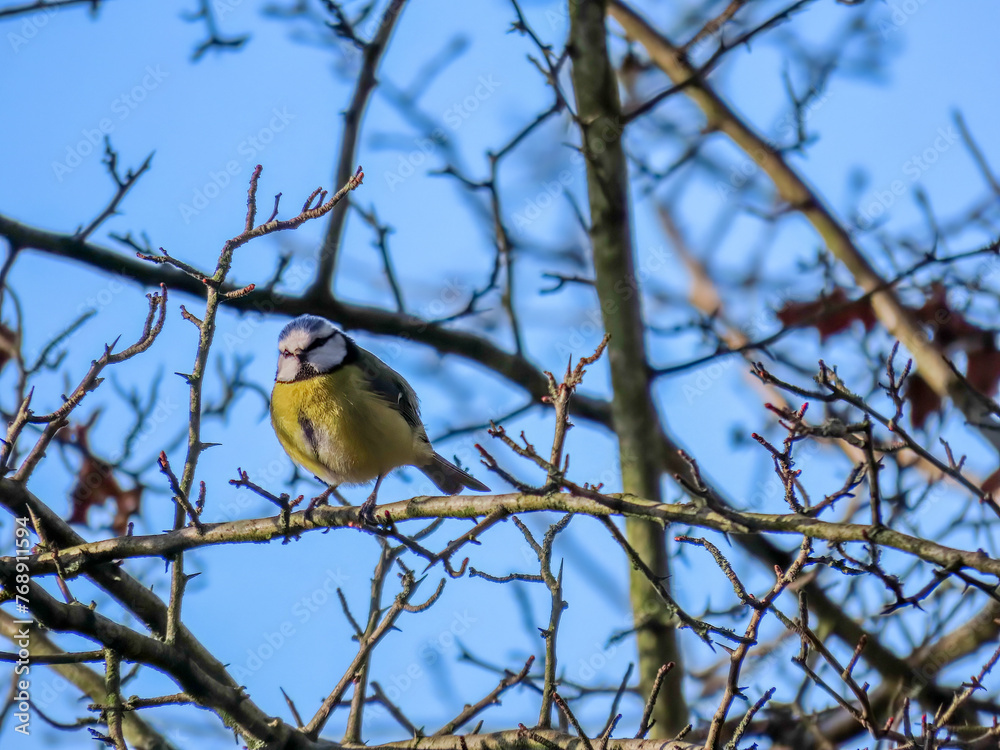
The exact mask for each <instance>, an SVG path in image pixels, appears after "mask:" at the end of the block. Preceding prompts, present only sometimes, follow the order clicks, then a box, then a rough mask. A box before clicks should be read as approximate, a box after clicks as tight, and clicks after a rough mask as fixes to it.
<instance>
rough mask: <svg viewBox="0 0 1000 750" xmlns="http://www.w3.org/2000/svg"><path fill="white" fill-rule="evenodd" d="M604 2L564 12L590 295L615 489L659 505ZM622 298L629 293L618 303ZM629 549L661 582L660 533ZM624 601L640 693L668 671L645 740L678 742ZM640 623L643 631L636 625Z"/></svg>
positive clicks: (637, 537) (673, 648)
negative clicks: (608, 394)
mask: <svg viewBox="0 0 1000 750" xmlns="http://www.w3.org/2000/svg"><path fill="white" fill-rule="evenodd" d="M604 18H605V2H604V0H580V1H579V2H573V1H571V2H570V59H571V60H572V62H573V88H574V91H575V93H576V106H577V118H578V120H579V126H580V132H581V139H582V150H583V155H584V159H585V160H586V165H587V193H588V197H589V203H590V241H591V244H592V252H593V260H594V274H595V287H596V290H597V297H598V300H599V301H600V305H601V313H602V316H603V319H604V328H605V330H606V331H607V333H608V334H610V336H611V342H610V344H609V357H610V361H611V386H612V389H613V391H614V400H613V402H612V416H613V422H614V430H615V433H616V434H617V436H618V451H619V455H620V458H621V466H622V488H623V489H624V490H625V491H626V492H629V493H633V494H636V495H640V496H643V497H648V498H650V499H652V500H653V501H659V499H660V476H661V474H662V472H663V461H662V458H661V454H660V452H659V451H658V450H657V443H658V442H659V436H660V434H661V429H660V425H659V419H658V417H657V413H656V407H655V405H654V404H653V398H652V393H651V392H650V382H649V364H648V360H647V358H646V348H645V343H644V339H643V336H644V334H645V330H646V329H645V326H644V325H643V321H642V312H641V309H640V302H641V296H640V295H639V294H638V289H637V285H638V280H637V279H636V276H635V268H634V260H633V251H632V236H631V227H630V224H629V195H628V174H627V171H626V166H625V153H624V150H623V148H622V144H621V135H622V122H621V120H622V112H621V102H620V101H619V98H618V80H617V78H616V75H615V71H614V68H612V66H611V62H610V60H609V59H608V49H607V39H606V36H607V34H606V31H605V22H604ZM622 289H626V290H628V291H629V294H623V293H622ZM626 532H627V535H628V539H629V542H630V544H631V546H632V547H633V548H634V549H635V550H636V552H637V553H638V554H639V556H640V557H641V558H642V559H643V560H644V561H645V562H646V564H647V565H648V566H649V567H650V569H651V570H652V571H653V573H654V574H655V575H656V577H657V578H659V579H661V580H664V581H667V580H668V579H669V577H670V571H669V567H668V564H667V549H666V537H665V535H664V531H663V528H662V526H660V525H659V524H657V523H650V522H648V521H642V520H639V519H635V518H632V519H629V520H628V521H627V523H626ZM629 588H630V598H631V601H632V612H633V616H634V617H635V619H636V628H637V632H636V641H637V645H638V649H639V689H640V691H641V692H643V693H646V694H648V693H649V692H650V691H651V690H652V688H653V683H654V682H655V681H656V677H657V673H658V672H659V669H660V667H661V666H662V665H664V664H666V663H668V662H675V663H676V664H677V665H678V669H676V670H674V671H672V672H671V673H670V674H668V675H667V677H666V679H665V680H664V683H663V688H662V690H661V691H660V695H659V698H658V700H657V703H656V704H655V706H654V709H653V717H654V719H655V721H656V723H655V725H654V728H653V733H654V735H655V736H659V737H669V736H672V735H674V734H676V733H677V732H678V731H679V730H680V729H681V728H683V727H684V725H685V724H687V706H686V704H685V701H684V694H683V691H682V689H681V687H682V686H681V679H682V676H683V671H684V670H683V667H682V665H681V661H682V659H681V655H680V650H679V649H678V647H677V634H676V631H675V630H674V628H673V627H671V626H670V625H668V621H669V619H670V614H669V612H668V611H667V609H666V608H665V607H664V604H663V602H662V601H661V600H660V599H659V597H657V596H656V594H655V592H654V591H653V590H651V588H650V587H649V585H648V584H647V581H646V578H645V576H643V575H642V574H641V573H640V572H639V571H637V570H635V569H632V570H631V571H630V586H629ZM640 620H641V621H640Z"/></svg>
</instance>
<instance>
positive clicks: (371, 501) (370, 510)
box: [358, 492, 378, 526]
mask: <svg viewBox="0 0 1000 750" xmlns="http://www.w3.org/2000/svg"><path fill="white" fill-rule="evenodd" d="M377 496H378V493H375V492H373V493H372V494H370V495H369V496H368V498H367V499H366V500H365V501H364V502H363V503H361V507H359V508H358V520H359V521H361V523H362V524H364V525H365V526H375V525H376V521H375V498H376V497H377Z"/></svg>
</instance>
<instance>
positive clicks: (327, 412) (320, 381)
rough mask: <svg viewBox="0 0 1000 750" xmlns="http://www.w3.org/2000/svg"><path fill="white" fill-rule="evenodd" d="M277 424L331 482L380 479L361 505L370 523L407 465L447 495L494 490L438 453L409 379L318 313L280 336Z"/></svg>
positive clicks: (292, 449)
mask: <svg viewBox="0 0 1000 750" xmlns="http://www.w3.org/2000/svg"><path fill="white" fill-rule="evenodd" d="M271 425H272V426H273V427H274V432H275V434H276V435H277V436H278V440H279V442H280V443H281V447H282V448H284V449H285V452H286V453H288V455H289V456H290V457H291V459H292V460H293V461H294V462H295V463H297V464H299V465H300V466H301V467H303V468H304V469H306V470H307V471H309V472H311V473H312V474H314V475H315V476H316V477H317V478H318V479H319V480H321V481H323V482H325V483H327V484H328V485H330V486H334V487H335V486H337V485H341V484H347V485H352V484H366V483H367V482H370V481H371V480H373V479H374V480H375V488H374V489H373V490H372V493H371V495H369V497H368V499H367V500H366V501H365V502H364V504H363V505H362V508H361V518H362V520H365V521H368V522H370V521H371V520H372V518H373V517H372V508H373V507H374V505H375V498H376V496H377V495H378V488H379V485H381V484H382V480H383V479H384V478H385V476H386V474H388V473H389V472H390V471H392V470H393V469H395V468H397V467H399V466H415V467H416V468H418V469H419V470H420V471H422V472H423V473H424V474H426V475H427V477H428V478H429V479H430V480H431V481H432V482H433V483H434V484H435V485H436V486H437V488H438V489H440V490H441V492H443V493H445V494H447V495H454V494H455V493H456V492H459V491H460V490H461V489H462V488H463V487H468V488H469V489H473V490H478V491H480V492H489V489H490V488H489V487H487V486H486V485H485V484H483V483H482V482H480V481H478V480H477V479H475V478H474V477H471V476H469V475H468V474H466V473H465V472H464V471H462V470H461V469H460V468H458V467H457V466H455V465H454V464H452V463H450V462H449V461H448V460H446V459H445V458H443V457H442V456H440V455H438V454H437V453H435V452H434V449H433V448H432V447H431V443H430V440H428V439H427V432H426V431H425V430H424V425H423V423H422V422H421V421H420V409H419V407H418V405H417V395H416V394H415V393H414V392H413V388H411V387H410V384H409V383H407V382H406V381H405V380H404V379H403V376H402V375H400V374H399V373H398V372H396V371H395V370H393V369H392V368H391V367H389V366H388V365H387V364H385V362H383V361H382V360H380V359H379V358H378V357H376V356H375V355H374V354H372V353H371V352H368V351H365V350H364V349H362V348H361V347H359V346H358V345H357V344H355V343H354V340H353V339H351V338H350V337H349V336H347V335H346V334H345V333H344V332H343V331H341V330H340V329H338V328H337V327H336V326H334V325H333V323H331V322H330V321H328V320H325V319H324V318H320V317H317V316H315V315H302V316H300V317H298V318H296V319H295V320H293V321H292V322H291V323H289V324H288V325H286V326H285V327H284V329H282V331H281V335H280V336H278V372H277V374H276V375H275V378H274V388H273V390H272V391H271Z"/></svg>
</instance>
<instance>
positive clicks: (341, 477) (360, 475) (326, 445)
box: [271, 367, 431, 484]
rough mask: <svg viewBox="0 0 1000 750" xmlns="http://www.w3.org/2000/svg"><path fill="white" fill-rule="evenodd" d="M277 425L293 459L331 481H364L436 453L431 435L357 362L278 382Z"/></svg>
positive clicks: (274, 411)
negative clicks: (373, 384)
mask: <svg viewBox="0 0 1000 750" xmlns="http://www.w3.org/2000/svg"><path fill="white" fill-rule="evenodd" d="M271 424H272V425H273V426H274V432H275V434H276V435H277V436H278V440H279V441H280V442H281V445H282V447H283V448H284V449H285V451H287V453H288V455H289V456H290V457H291V458H292V460H293V461H295V462H296V463H297V464H299V465H300V466H302V467H303V468H304V469H306V470H307V471H309V472H312V473H313V474H315V475H316V476H317V477H319V478H320V479H322V480H323V481H325V482H327V483H329V484H363V483H365V482H369V481H371V480H372V479H375V478H376V477H377V476H378V475H380V474H386V473H388V472H389V471H391V470H392V469H394V468H396V467H397V466H405V465H407V464H417V465H419V464H422V463H426V461H427V460H429V459H430V456H431V448H430V445H429V444H428V443H427V442H426V440H421V439H420V435H419V434H418V433H417V432H415V431H414V430H413V428H412V427H411V426H410V425H409V424H408V423H407V422H406V420H405V419H403V416H402V415H401V414H400V413H399V411H398V410H397V409H395V408H394V407H393V406H392V405H390V404H388V403H387V402H386V401H384V400H383V399H382V398H380V397H378V396H377V395H376V394H374V393H373V392H372V391H370V390H369V389H368V388H367V383H366V382H365V381H364V378H363V376H362V375H361V373H360V372H359V371H358V370H357V369H356V368H354V367H342V368H340V369H338V370H335V371H334V372H332V373H328V374H326V375H320V376H318V377H315V378H310V379H309V380H302V381H299V382H296V383H275V384H274V389H273V390H272V392H271Z"/></svg>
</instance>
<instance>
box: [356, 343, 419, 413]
mask: <svg viewBox="0 0 1000 750" xmlns="http://www.w3.org/2000/svg"><path fill="white" fill-rule="evenodd" d="M359 355H360V356H359V357H358V364H359V365H360V366H361V371H362V372H363V373H364V377H365V380H366V381H367V382H368V387H369V388H371V390H372V392H373V393H376V394H378V395H379V396H381V397H382V398H384V399H385V400H386V401H388V402H389V403H390V404H392V405H393V406H395V407H396V408H397V409H399V413H400V414H402V415H403V419H405V420H406V422H407V423H408V424H409V425H410V426H411V427H413V428H415V429H423V423H422V422H421V421H420V405H419V404H418V403H417V394H416V393H414V392H413V388H411V387H410V384H409V383H407V382H406V380H404V379H403V376H402V375H400V374H399V373H398V372H396V371H395V370H393V369H392V368H391V367H389V365H387V364H386V363H385V362H383V361H382V360H380V359H379V358H378V357H376V356H375V355H374V354H372V353H371V352H366V351H364V350H362V351H360V352H359Z"/></svg>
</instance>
